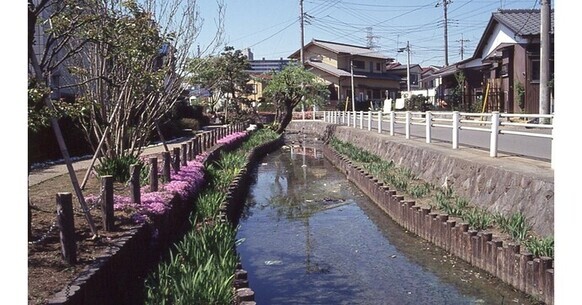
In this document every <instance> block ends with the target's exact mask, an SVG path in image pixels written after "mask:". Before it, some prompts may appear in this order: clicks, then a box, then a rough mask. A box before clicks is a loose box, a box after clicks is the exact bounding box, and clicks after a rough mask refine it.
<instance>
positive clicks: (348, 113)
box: [347, 111, 350, 127]
mask: <svg viewBox="0 0 582 305" xmlns="http://www.w3.org/2000/svg"><path fill="white" fill-rule="evenodd" d="M347 116H348V124H347V126H348V127H350V112H349V111H348V112H347Z"/></svg>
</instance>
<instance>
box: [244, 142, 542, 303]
mask: <svg viewBox="0 0 582 305" xmlns="http://www.w3.org/2000/svg"><path fill="white" fill-rule="evenodd" d="M288 141H289V142H288V143H287V145H286V146H284V147H283V148H282V149H281V150H279V151H277V152H275V153H272V154H270V155H268V156H267V157H266V158H265V159H263V160H262V164H260V165H259V166H258V168H257V169H256V172H255V173H254V180H253V182H252V184H251V187H250V190H249V195H248V198H247V202H246V207H245V211H244V212H243V216H242V217H241V219H240V222H239V225H240V227H239V229H238V233H237V251H238V253H239V255H240V258H241V263H242V266H243V268H244V269H245V270H247V271H248V280H249V286H250V288H251V289H252V290H253V291H254V292H255V300H256V302H257V304H259V305H276V304H399V305H400V304H536V303H535V302H533V301H532V300H530V299H529V298H528V297H527V296H526V295H524V294H522V293H519V292H516V291H515V290H514V289H512V288H511V287H510V286H508V285H505V284H503V283H502V282H501V281H499V280H497V279H495V278H492V277H490V276H489V275H488V274H486V273H485V272H482V271H479V270H477V269H474V268H472V267H471V266H470V265H468V264H466V263H464V262H462V261H460V260H458V259H456V258H454V257H452V256H450V255H448V253H446V252H444V251H442V250H440V249H439V248H437V247H435V246H433V245H432V244H430V243H428V242H426V241H424V240H423V239H421V238H419V237H416V236H415V235H413V234H411V233H408V232H406V231H405V230H404V229H403V228H402V227H400V226H398V224H396V223H395V222H393V221H392V220H391V219H390V218H389V217H388V216H387V215H386V214H385V213H384V212H383V211H382V210H380V208H378V207H377V206H376V205H375V204H374V203H373V202H372V201H370V200H369V199H368V197H367V196H365V195H364V194H363V193H362V192H360V191H359V189H358V188H357V187H356V186H355V185H353V184H352V183H351V182H349V181H348V180H347V179H346V177H345V175H344V174H342V173H341V172H339V171H338V170H337V169H336V168H335V167H334V166H333V165H332V164H331V163H330V162H328V161H327V159H325V158H324V157H323V156H322V153H321V150H320V149H319V148H320V147H321V145H322V144H321V143H319V142H318V141H317V140H311V141H308V140H307V138H306V137H305V136H303V137H297V136H295V140H293V139H291V138H290V139H289V140H288Z"/></svg>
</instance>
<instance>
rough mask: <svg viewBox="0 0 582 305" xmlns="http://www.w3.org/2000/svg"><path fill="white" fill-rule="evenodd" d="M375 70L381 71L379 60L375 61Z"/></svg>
mask: <svg viewBox="0 0 582 305" xmlns="http://www.w3.org/2000/svg"><path fill="white" fill-rule="evenodd" d="M376 71H382V64H381V63H379V62H377V63H376Z"/></svg>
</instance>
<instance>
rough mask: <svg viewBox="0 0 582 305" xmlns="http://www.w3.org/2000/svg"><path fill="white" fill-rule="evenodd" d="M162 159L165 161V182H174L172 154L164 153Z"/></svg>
mask: <svg viewBox="0 0 582 305" xmlns="http://www.w3.org/2000/svg"><path fill="white" fill-rule="evenodd" d="M162 158H163V160H164V173H163V174H164V180H165V182H170V181H171V180H172V175H170V168H171V164H170V163H171V160H172V158H171V157H170V152H167V151H164V152H162Z"/></svg>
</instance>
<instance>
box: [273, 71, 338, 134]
mask: <svg viewBox="0 0 582 305" xmlns="http://www.w3.org/2000/svg"><path fill="white" fill-rule="evenodd" d="M263 96H264V97H265V98H266V100H267V101H269V102H271V103H273V105H274V106H275V108H276V109H278V110H279V111H281V113H283V114H284V115H282V116H280V117H278V118H277V120H278V125H277V126H278V128H277V132H278V133H282V132H283V131H284V130H285V128H286V127H287V125H288V124H289V122H290V121H291V118H292V115H293V110H294V109H295V108H296V107H297V106H298V105H300V104H301V103H302V104H303V105H304V106H305V107H309V106H311V105H323V103H324V101H325V100H327V98H328V97H329V90H328V89H327V86H326V85H325V83H323V82H322V81H320V80H319V79H318V78H317V77H316V75H315V74H313V73H311V72H309V71H307V70H305V69H304V68H303V67H302V66H300V65H298V64H289V65H287V66H286V67H285V68H284V69H283V70H282V71H280V72H277V73H274V74H273V76H272V79H271V80H270V81H269V82H268V84H267V86H265V88H264V90H263Z"/></svg>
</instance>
